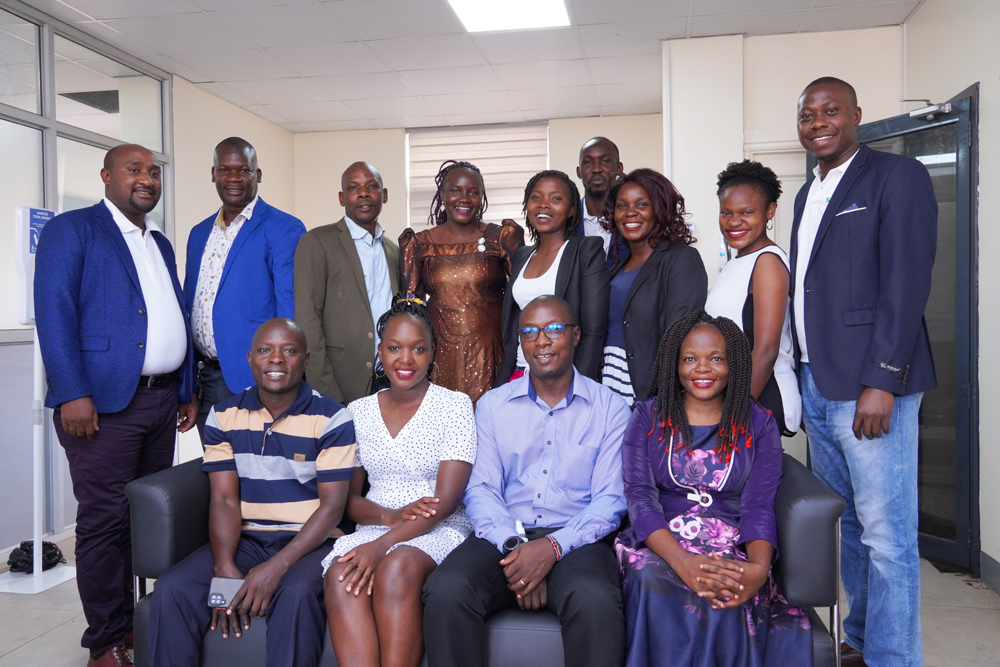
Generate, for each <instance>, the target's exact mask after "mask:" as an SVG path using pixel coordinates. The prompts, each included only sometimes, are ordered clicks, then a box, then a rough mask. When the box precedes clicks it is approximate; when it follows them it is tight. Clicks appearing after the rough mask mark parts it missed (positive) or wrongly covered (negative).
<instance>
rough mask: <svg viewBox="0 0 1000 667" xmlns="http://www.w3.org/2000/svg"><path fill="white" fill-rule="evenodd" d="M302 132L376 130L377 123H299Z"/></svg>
mask: <svg viewBox="0 0 1000 667" xmlns="http://www.w3.org/2000/svg"><path fill="white" fill-rule="evenodd" d="M299 126H300V127H301V128H302V129H301V130H299V131H300V132H344V131H348V130H374V129H375V123H373V122H372V121H370V120H330V121H316V122H309V123H299Z"/></svg>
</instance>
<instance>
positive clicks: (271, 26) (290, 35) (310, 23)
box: [211, 5, 355, 48]
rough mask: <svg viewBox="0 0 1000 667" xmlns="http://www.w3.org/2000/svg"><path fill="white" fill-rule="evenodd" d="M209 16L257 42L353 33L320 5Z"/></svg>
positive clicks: (343, 37)
mask: <svg viewBox="0 0 1000 667" xmlns="http://www.w3.org/2000/svg"><path fill="white" fill-rule="evenodd" d="M211 16H212V17H213V18H215V19H217V20H219V21H221V22H222V23H224V24H226V25H228V26H229V27H231V28H233V29H234V30H235V31H236V32H238V33H240V34H241V35H243V36H244V37H246V38H247V39H249V40H250V41H252V42H253V43H254V44H256V45H257V46H263V47H265V48H266V47H269V46H287V45H289V44H297V45H308V44H329V43H332V42H353V41H354V40H355V37H354V34H353V33H352V32H351V31H350V30H349V29H348V28H347V27H345V26H344V25H343V24H342V23H341V22H340V21H338V20H337V17H336V16H334V14H333V12H330V11H327V10H326V9H325V8H324V7H322V6H321V5H305V6H301V7H272V8H268V9H250V10H246V9H241V10H239V11H234V12H213V13H212V14H211Z"/></svg>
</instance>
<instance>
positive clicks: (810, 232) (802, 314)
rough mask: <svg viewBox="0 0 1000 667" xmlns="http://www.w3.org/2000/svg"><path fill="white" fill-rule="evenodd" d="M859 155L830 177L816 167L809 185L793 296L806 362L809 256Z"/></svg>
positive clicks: (802, 352) (801, 346)
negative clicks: (841, 184) (806, 292)
mask: <svg viewBox="0 0 1000 667" xmlns="http://www.w3.org/2000/svg"><path fill="white" fill-rule="evenodd" d="M859 150H860V149H859ZM857 155H858V153H857V151H855V152H854V155H852V156H851V159H849V160H848V161H847V162H845V163H844V164H842V165H840V166H839V167H834V168H833V169H831V170H830V171H829V172H827V174H826V178H821V173H822V172H820V170H819V165H818V164H817V165H816V166H815V167H813V175H814V176H815V178H814V179H813V180H812V185H810V186H809V194H808V195H806V206H805V208H804V209H803V211H802V220H801V221H800V222H799V239H798V256H797V257H796V261H795V290H794V296H793V297H792V308H793V309H794V311H795V323H796V326H795V335H796V337H797V338H798V343H799V359H800V360H801V361H802V363H804V364H807V363H809V349H808V346H807V345H806V304H805V280H806V271H808V270H809V259H810V257H812V251H813V246H814V245H815V244H816V235H817V234H818V233H819V225H820V223H821V222H822V221H823V214H824V213H826V205H827V204H829V203H830V197H832V196H833V193H834V192H836V191H837V186H838V185H840V179H842V178H843V177H844V173H845V172H846V171H847V168H848V167H850V166H851V163H852V162H854V158H855V157H857Z"/></svg>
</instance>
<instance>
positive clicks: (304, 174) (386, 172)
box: [295, 130, 407, 240]
mask: <svg viewBox="0 0 1000 667" xmlns="http://www.w3.org/2000/svg"><path fill="white" fill-rule="evenodd" d="M358 161H364V162H368V163H370V164H371V165H372V166H374V167H375V168H376V169H378V170H379V172H380V173H381V174H382V184H383V185H384V186H385V187H386V188H388V189H389V201H388V202H387V203H386V205H385V206H384V207H383V208H382V214H381V215H380V216H379V222H380V223H381V224H382V226H383V227H385V229H386V234H387V235H388V236H390V237H391V238H392V239H393V240H395V239H397V238H399V235H400V234H401V233H402V232H403V230H404V229H406V212H407V204H406V191H407V185H406V131H405V130H359V131H354V132H309V133H302V134H296V135H295V208H296V211H297V212H298V216H299V217H300V218H302V221H303V222H304V223H305V224H306V227H308V228H309V229H312V228H313V227H319V226H321V225H329V224H331V223H334V222H336V221H337V220H339V219H340V218H341V216H343V215H344V208H343V207H342V206H341V205H340V202H339V201H338V199H337V193H338V192H340V177H341V176H342V175H343V173H344V170H345V169H347V167H348V166H349V165H351V164H353V163H355V162H358Z"/></svg>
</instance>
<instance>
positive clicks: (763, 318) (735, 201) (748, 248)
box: [705, 160, 802, 435]
mask: <svg viewBox="0 0 1000 667" xmlns="http://www.w3.org/2000/svg"><path fill="white" fill-rule="evenodd" d="M718 183H719V189H718V195H719V228H720V230H721V231H722V235H723V237H725V239H726V242H727V243H729V247H730V248H732V249H734V250H736V257H734V258H733V259H731V260H730V261H729V262H728V263H727V264H726V267H725V268H724V269H723V270H722V273H721V274H719V278H718V280H716V282H715V285H714V286H713V287H712V289H711V290H709V292H708V300H707V301H706V302H705V310H706V311H708V312H709V313H710V314H711V315H713V316H715V317H720V316H721V317H728V318H729V319H731V320H733V321H734V322H736V323H737V324H738V325H740V328H741V329H743V333H744V334H746V337H747V339H748V340H749V341H750V347H751V348H752V349H753V377H752V379H751V385H750V394H751V396H753V398H754V399H755V400H756V401H757V402H758V403H760V404H761V405H762V406H763V407H765V408H767V409H768V410H770V411H771V413H772V414H774V418H775V421H777V423H778V426H779V427H780V428H781V430H782V431H783V432H784V434H785V435H792V434H793V433H795V431H796V430H798V428H799V423H800V421H801V419H802V399H801V397H800V395H799V385H798V380H797V378H796V376H795V360H794V358H793V357H792V335H791V322H790V310H789V307H790V296H789V295H790V291H789V288H790V284H789V272H788V257H787V256H786V255H785V251H784V250H782V249H781V248H780V247H778V246H777V245H776V244H775V243H774V241H772V240H771V239H770V238H768V236H767V229H769V228H770V226H771V224H770V222H771V219H772V218H773V217H774V212H775V210H776V209H777V207H778V197H779V196H781V183H780V182H779V181H778V177H777V176H775V174H774V172H773V171H771V170H770V169H768V168H767V167H765V166H764V165H762V164H760V163H759V162H752V161H750V160H744V161H743V162H733V163H730V164H729V166H728V167H727V168H726V170H725V171H723V172H722V173H721V174H719V181H718Z"/></svg>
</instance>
